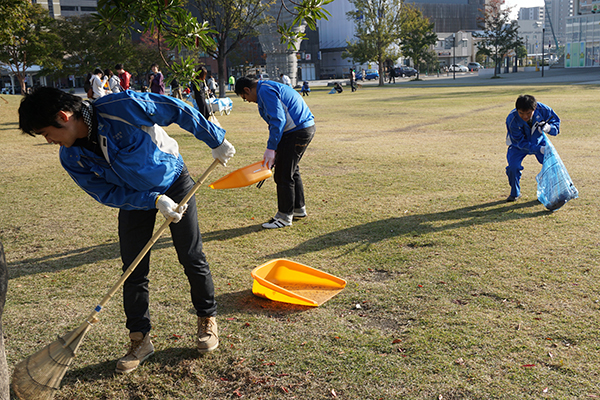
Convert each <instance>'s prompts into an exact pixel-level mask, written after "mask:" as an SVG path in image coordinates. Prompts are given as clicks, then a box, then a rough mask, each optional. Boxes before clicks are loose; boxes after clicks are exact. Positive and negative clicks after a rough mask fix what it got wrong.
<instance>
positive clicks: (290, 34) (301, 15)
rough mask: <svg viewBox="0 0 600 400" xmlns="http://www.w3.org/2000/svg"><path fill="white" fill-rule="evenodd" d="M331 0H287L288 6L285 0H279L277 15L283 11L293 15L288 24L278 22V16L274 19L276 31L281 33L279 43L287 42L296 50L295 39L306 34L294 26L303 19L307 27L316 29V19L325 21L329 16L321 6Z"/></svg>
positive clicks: (301, 37) (304, 37)
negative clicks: (295, 29)
mask: <svg viewBox="0 0 600 400" xmlns="http://www.w3.org/2000/svg"><path fill="white" fill-rule="evenodd" d="M332 1H333V0H303V1H301V2H297V1H293V0H288V2H289V3H290V4H291V5H292V7H291V8H290V7H289V6H288V4H286V2H285V1H283V0H281V5H280V9H279V15H280V16H281V14H282V13H283V12H286V13H288V14H291V15H293V16H294V20H293V21H292V22H291V24H290V25H287V24H285V23H280V21H279V17H278V18H277V20H276V21H275V23H276V24H277V32H279V33H280V34H281V43H286V42H287V44H288V48H292V47H293V48H294V50H298V49H296V48H295V43H296V41H297V39H301V40H305V39H306V35H305V33H304V32H297V31H294V27H296V26H299V25H300V24H302V23H303V21H304V22H306V25H307V27H308V28H309V29H312V30H313V31H315V30H317V21H318V20H320V19H324V20H326V21H327V20H328V18H327V17H328V16H331V14H330V13H329V11H327V10H325V9H324V8H323V6H325V5H327V4H329V3H331V2H332Z"/></svg>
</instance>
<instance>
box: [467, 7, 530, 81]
mask: <svg viewBox="0 0 600 400" xmlns="http://www.w3.org/2000/svg"><path fill="white" fill-rule="evenodd" d="M503 5H504V0H488V1H487V2H486V4H485V9H484V10H483V11H484V12H483V17H480V18H479V21H478V22H479V27H480V28H481V30H482V32H481V33H475V34H473V36H474V37H478V38H481V40H480V41H479V42H477V47H479V49H480V50H482V51H483V53H486V54H490V55H491V56H492V57H493V58H494V63H495V68H494V77H495V76H496V75H497V73H498V71H499V68H500V66H501V65H502V58H503V57H504V56H505V55H506V54H507V53H508V52H509V51H510V50H514V49H516V48H517V47H519V46H521V45H522V44H523V43H522V42H521V38H520V37H519V32H518V30H519V25H518V24H517V21H511V19H510V12H511V8H510V7H507V8H502V7H503Z"/></svg>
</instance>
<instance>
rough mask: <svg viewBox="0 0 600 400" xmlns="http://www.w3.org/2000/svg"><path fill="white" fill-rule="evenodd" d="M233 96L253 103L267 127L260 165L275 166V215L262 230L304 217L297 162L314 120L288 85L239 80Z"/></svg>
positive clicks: (302, 189) (306, 107)
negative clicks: (235, 95)
mask: <svg viewBox="0 0 600 400" xmlns="http://www.w3.org/2000/svg"><path fill="white" fill-rule="evenodd" d="M235 94H237V95H238V96H240V97H241V98H242V99H244V101H248V102H252V103H257V104H258V112H259V113H260V116H261V117H262V118H263V119H264V120H265V122H266V123H267V124H269V140H268V141H267V149H266V150H265V153H264V155H263V165H265V166H267V167H268V168H271V167H273V166H275V172H274V173H273V178H274V179H275V183H276V184H277V213H276V214H275V216H274V217H273V218H271V220H270V221H268V222H265V223H264V224H262V226H263V228H267V229H276V228H283V227H286V226H290V225H292V220H293V219H297V218H304V217H306V205H305V203H304V186H303V185H302V178H301V177H300V170H299V169H298V163H299V162H300V160H301V159H302V156H303V155H304V152H305V151H306V148H307V147H308V145H309V144H310V142H311V140H312V138H313V136H314V135H315V117H314V116H313V114H312V113H311V112H310V109H309V108H308V106H307V105H306V103H305V102H304V100H303V99H302V96H300V94H299V93H298V92H296V91H295V90H294V89H293V88H292V87H291V86H287V85H284V84H282V83H278V82H274V81H262V80H257V79H255V78H250V77H242V78H240V79H238V81H237V82H236V83H235Z"/></svg>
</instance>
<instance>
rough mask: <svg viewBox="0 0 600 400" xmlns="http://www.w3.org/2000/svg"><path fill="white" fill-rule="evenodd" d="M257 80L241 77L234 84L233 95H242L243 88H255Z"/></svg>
mask: <svg viewBox="0 0 600 400" xmlns="http://www.w3.org/2000/svg"><path fill="white" fill-rule="evenodd" d="M257 83H258V80H257V79H256V78H252V77H249V76H242V77H241V78H240V79H238V80H237V81H236V82H235V94H237V95H238V96H239V95H240V94H244V88H250V89H252V88H255V87H256V84H257Z"/></svg>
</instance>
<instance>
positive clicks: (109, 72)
mask: <svg viewBox="0 0 600 400" xmlns="http://www.w3.org/2000/svg"><path fill="white" fill-rule="evenodd" d="M104 75H106V76H108V77H109V78H110V77H111V76H113V75H114V74H113V72H112V71H111V70H110V69H105V70H104Z"/></svg>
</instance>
